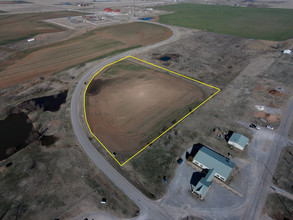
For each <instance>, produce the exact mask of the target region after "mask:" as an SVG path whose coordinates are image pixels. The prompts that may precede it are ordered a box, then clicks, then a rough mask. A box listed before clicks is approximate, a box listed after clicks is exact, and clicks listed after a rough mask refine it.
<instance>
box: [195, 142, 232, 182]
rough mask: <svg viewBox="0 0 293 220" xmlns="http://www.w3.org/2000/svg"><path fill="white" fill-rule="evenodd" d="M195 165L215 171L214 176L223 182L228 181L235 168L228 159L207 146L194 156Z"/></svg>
mask: <svg viewBox="0 0 293 220" xmlns="http://www.w3.org/2000/svg"><path fill="white" fill-rule="evenodd" d="M193 163H194V164H196V165H197V166H199V167H201V168H203V169H214V170H215V174H214V175H215V176H216V177H217V178H219V179H220V180H222V181H226V180H227V179H228V177H229V175H230V173H231V171H232V170H233V168H234V166H235V164H234V163H233V162H232V161H230V160H229V159H228V158H226V157H224V156H222V155H220V154H218V153H217V152H215V151H213V150H211V149H209V148H207V147H205V146H203V147H201V148H200V149H199V151H198V152H197V154H196V155H195V156H194V158H193Z"/></svg>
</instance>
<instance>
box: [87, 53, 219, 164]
mask: <svg viewBox="0 0 293 220" xmlns="http://www.w3.org/2000/svg"><path fill="white" fill-rule="evenodd" d="M127 58H132V59H135V60H138V61H141V62H143V63H147V64H149V65H151V66H155V67H157V68H159V69H163V70H165V71H168V72H170V73H173V74H175V75H178V76H181V77H183V78H186V79H189V80H191V81H194V82H197V83H200V84H203V85H205V86H208V87H210V88H213V89H215V90H217V91H216V92H215V93H213V94H212V95H211V96H210V97H209V98H207V99H206V100H204V101H203V102H202V103H200V104H199V105H198V106H196V107H195V108H194V109H192V110H191V111H190V112H189V113H188V114H186V115H185V116H183V117H182V118H181V119H180V120H178V121H177V122H176V123H175V124H173V125H172V126H171V127H169V128H168V129H167V130H166V131H164V132H163V133H162V134H160V135H159V136H158V137H156V138H155V139H154V140H152V141H151V142H149V143H148V144H147V145H146V146H145V147H143V148H142V149H140V150H139V151H138V152H137V153H135V154H134V155H133V156H131V157H130V158H129V159H127V160H126V161H125V162H124V163H122V164H121V163H120V162H119V161H118V160H117V159H116V158H115V157H114V156H113V154H112V153H111V152H110V151H109V150H108V149H107V148H106V147H105V145H104V144H103V143H102V142H101V141H100V140H99V139H98V138H97V137H96V135H94V133H93V132H92V130H91V128H90V126H89V124H88V121H87V116H86V109H85V94H86V91H87V89H88V86H89V84H90V83H91V82H92V80H93V79H94V78H95V76H96V75H98V74H99V73H100V72H101V71H102V70H104V69H105V68H106V67H108V66H111V65H113V64H115V63H118V62H120V61H122V60H125V59H127ZM219 92H220V89H219V88H217V87H214V86H212V85H209V84H207V83H204V82H201V81H199V80H196V79H192V78H190V77H188V76H184V75H182V74H179V73H176V72H174V71H172V70H168V69H166V68H164V67H161V66H158V65H155V64H153V63H150V62H147V61H144V60H141V59H139V58H136V57H133V56H126V57H124V58H122V59H119V60H117V61H114V62H112V63H110V64H107V65H106V66H104V67H103V68H101V69H100V70H99V71H98V72H97V73H96V74H95V75H94V76H93V77H92V78H91V80H90V81H89V83H88V84H87V86H86V88H85V91H84V94H83V110H84V118H85V122H86V124H87V126H88V128H89V131H90V133H91V134H92V135H93V136H94V137H95V138H96V140H97V141H98V142H99V143H100V144H101V145H102V146H103V147H104V149H105V150H106V151H107V152H108V153H109V154H110V155H111V156H112V157H113V158H114V160H115V161H116V162H117V163H118V164H119V165H120V166H123V165H124V164H126V163H127V162H129V161H130V160H131V159H133V158H134V157H135V156H136V155H138V154H139V153H140V152H142V151H143V150H144V149H146V148H147V147H148V146H150V145H151V144H152V143H154V142H155V141H156V140H158V139H159V138H160V137H161V136H163V135H164V134H165V133H167V132H168V131H170V130H171V129H172V128H173V127H175V126H176V125H177V124H178V123H180V122H181V121H183V120H184V119H185V118H186V117H188V116H189V115H190V114H191V113H193V112H194V111H195V110H196V109H198V108H199V107H201V106H202V105H203V104H205V103H206V102H207V101H209V100H210V99H211V98H212V97H214V96H215V95H216V94H217V93H219Z"/></svg>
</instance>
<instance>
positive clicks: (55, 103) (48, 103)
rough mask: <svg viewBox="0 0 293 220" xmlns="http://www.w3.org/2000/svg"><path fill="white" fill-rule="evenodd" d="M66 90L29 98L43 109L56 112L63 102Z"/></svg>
mask: <svg viewBox="0 0 293 220" xmlns="http://www.w3.org/2000/svg"><path fill="white" fill-rule="evenodd" d="M67 92H68V90H66V91H64V92H61V93H59V94H56V95H51V96H44V97H40V98H35V99H31V100H30V101H33V102H34V103H35V105H36V106H38V107H39V108H42V109H43V110H44V111H50V112H56V111H58V110H59V109H60V106H61V104H63V103H65V101H66V98H67Z"/></svg>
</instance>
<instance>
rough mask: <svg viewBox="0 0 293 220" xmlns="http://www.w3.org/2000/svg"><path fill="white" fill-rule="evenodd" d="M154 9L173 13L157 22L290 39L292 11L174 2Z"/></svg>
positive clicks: (161, 17)
mask: <svg viewBox="0 0 293 220" xmlns="http://www.w3.org/2000/svg"><path fill="white" fill-rule="evenodd" d="M156 9H160V10H166V11H173V12H174V13H171V14H166V15H161V16H159V18H160V20H159V22H160V23H164V24H169V25H175V26H181V27H187V28H195V29H200V30H206V31H210V32H216V33H221V34H227V35H232V36H239V37H243V38H255V39H264V40H275V41H282V40H286V39H289V38H293V23H292V21H293V10H290V9H272V8H242V7H230V6H215V5H197V4H176V5H168V6H160V7H157V8H156Z"/></svg>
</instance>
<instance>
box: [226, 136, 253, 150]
mask: <svg viewBox="0 0 293 220" xmlns="http://www.w3.org/2000/svg"><path fill="white" fill-rule="evenodd" d="M248 142H249V139H248V138H247V137H245V136H243V135H242V134H238V133H236V132H234V133H233V134H232V136H231V137H230V138H229V141H228V144H230V145H232V146H234V147H236V148H238V149H239V150H244V148H245V146H246V145H247V144H248Z"/></svg>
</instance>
